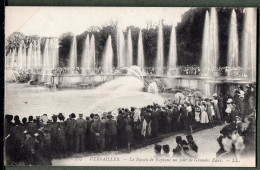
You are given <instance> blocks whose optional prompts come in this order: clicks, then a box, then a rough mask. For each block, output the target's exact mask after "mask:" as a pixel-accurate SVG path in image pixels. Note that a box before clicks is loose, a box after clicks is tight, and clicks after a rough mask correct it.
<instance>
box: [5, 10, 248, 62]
mask: <svg viewBox="0 0 260 170" xmlns="http://www.w3.org/2000/svg"><path fill="white" fill-rule="evenodd" d="M232 9H233V8H217V14H218V15H217V16H218V23H219V27H218V28H219V54H220V58H219V64H220V66H225V65H226V64H227V60H226V58H227V48H228V36H229V25H230V17H231V12H232ZM206 10H210V9H209V8H192V9H190V10H189V11H187V12H186V13H184V14H183V17H182V20H181V22H179V23H178V24H177V27H176V34H177V35H176V37H177V54H178V65H190V64H199V63H200V59H201V52H202V39H203V37H202V36H203V28H204V21H205V14H206ZM235 11H236V13H237V22H238V23H237V25H238V35H239V44H240V49H241V44H242V29H243V19H244V14H243V8H235ZM173 17H174V16H173ZM148 24H149V23H148ZM148 24H147V28H145V29H142V33H143V47H144V55H145V62H146V66H154V65H155V61H156V60H155V59H156V54H157V36H158V26H154V25H148ZM129 29H130V30H131V33H132V42H133V55H134V64H136V63H137V50H138V48H137V46H138V36H139V30H140V28H138V27H135V26H129V27H127V28H126V29H125V30H124V36H125V40H126V37H127V32H128V30H129ZM171 29H172V26H171V25H163V40H164V57H165V60H164V61H165V65H166V63H167V59H168V53H169V44H170V34H171ZM116 32H117V22H110V23H109V24H107V25H104V26H102V27H94V26H93V27H91V28H89V29H88V30H87V31H85V32H83V33H82V34H80V35H77V36H76V39H77V57H78V63H80V62H81V56H82V53H83V48H84V43H85V39H86V37H87V34H89V35H90V36H91V35H94V36H95V48H96V50H95V51H96V62H97V65H98V66H100V64H101V63H100V61H101V58H102V54H103V50H104V46H105V43H106V40H107V38H108V36H109V35H111V38H112V48H113V54H114V66H116V63H117V47H116ZM39 38H40V37H38V36H37V35H35V36H25V35H24V34H22V33H19V32H15V33H13V34H12V35H10V36H9V37H7V39H6V54H8V53H9V52H10V50H11V49H15V47H16V48H17V49H18V47H19V45H20V42H21V41H22V40H24V41H25V43H26V45H27V48H28V46H29V43H30V42H32V41H34V40H38V39H39ZM46 38H48V37H44V38H41V52H42V54H43V51H44V43H45V40H46ZM59 38H60V44H59V45H60V47H59V59H60V66H61V67H63V66H67V64H68V61H69V54H70V46H71V43H72V39H73V34H72V33H69V32H68V33H64V34H62V35H61V36H60V37H59ZM79 66H80V65H79Z"/></svg>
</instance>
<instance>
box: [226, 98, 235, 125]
mask: <svg viewBox="0 0 260 170" xmlns="http://www.w3.org/2000/svg"><path fill="white" fill-rule="evenodd" d="M235 109H236V108H235V105H233V100H232V99H231V98H229V99H228V100H227V108H226V110H225V112H226V120H227V119H229V120H230V123H231V125H234V124H235V122H236V110H235Z"/></svg>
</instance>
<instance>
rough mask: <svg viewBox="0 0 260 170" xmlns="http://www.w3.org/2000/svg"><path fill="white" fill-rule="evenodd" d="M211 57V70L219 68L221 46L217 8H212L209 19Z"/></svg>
mask: <svg viewBox="0 0 260 170" xmlns="http://www.w3.org/2000/svg"><path fill="white" fill-rule="evenodd" d="M209 25H210V26H209V31H210V32H209V56H208V57H210V59H208V60H209V61H210V68H211V69H213V70H214V69H216V68H218V59H219V44H218V19H217V11H216V8H211V11H210V19H209Z"/></svg>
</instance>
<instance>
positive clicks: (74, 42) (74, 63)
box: [69, 36, 77, 68]
mask: <svg viewBox="0 0 260 170" xmlns="http://www.w3.org/2000/svg"><path fill="white" fill-rule="evenodd" d="M69 67H70V68H75V67H77V40H76V36H73V40H72V44H71V49H70V63H69Z"/></svg>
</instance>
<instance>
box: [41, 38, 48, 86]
mask: <svg viewBox="0 0 260 170" xmlns="http://www.w3.org/2000/svg"><path fill="white" fill-rule="evenodd" d="M48 69H49V39H46V40H45V45H44V52H43V65H42V82H46V80H45V79H46V75H47V74H48Z"/></svg>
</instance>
